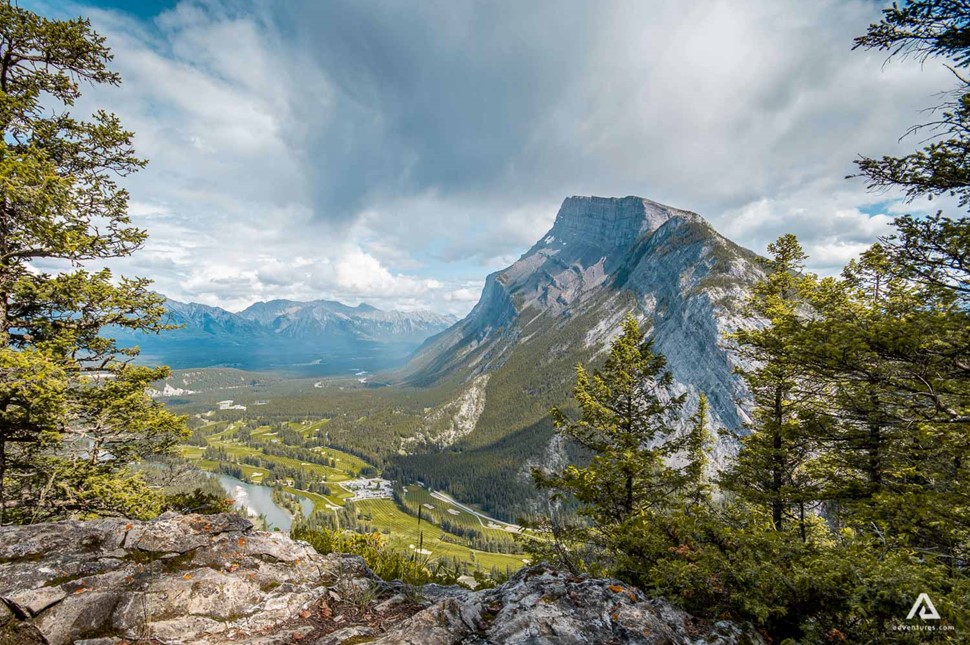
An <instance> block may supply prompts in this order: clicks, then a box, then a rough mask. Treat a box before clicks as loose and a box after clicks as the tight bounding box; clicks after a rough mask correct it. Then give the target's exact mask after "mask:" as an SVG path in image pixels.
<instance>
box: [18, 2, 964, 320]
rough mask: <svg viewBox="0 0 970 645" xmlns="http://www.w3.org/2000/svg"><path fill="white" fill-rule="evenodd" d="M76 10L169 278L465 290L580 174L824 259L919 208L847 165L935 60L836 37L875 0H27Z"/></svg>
mask: <svg viewBox="0 0 970 645" xmlns="http://www.w3.org/2000/svg"><path fill="white" fill-rule="evenodd" d="M21 4H22V5H23V6H26V7H28V8H32V9H35V10H38V11H39V12H41V13H45V14H48V15H55V16H67V15H86V16H89V17H90V18H91V19H92V22H93V23H94V25H95V27H96V29H98V30H99V31H100V32H102V33H103V34H105V35H106V36H107V38H108V44H109V45H110V46H111V47H112V48H113V50H114V53H115V61H114V66H115V68H116V69H117V70H118V71H119V72H121V74H122V76H123V79H124V83H123V85H122V86H121V87H120V88H95V89H92V90H91V91H89V92H88V94H87V95H86V96H85V97H84V98H83V99H82V101H81V102H79V103H78V105H77V107H76V110H77V111H78V112H84V111H87V112H90V111H92V110H94V109H96V108H97V107H99V106H105V107H107V108H108V109H110V110H112V111H114V112H116V113H117V114H119V116H120V117H121V118H122V120H123V121H124V123H125V124H126V125H127V126H128V127H129V128H131V129H132V130H134V131H135V133H136V139H135V140H136V145H137V147H138V150H139V151H140V152H141V153H142V154H143V155H144V156H146V157H148V158H149V159H150V165H149V167H148V168H147V169H146V170H145V171H143V172H141V173H139V174H138V175H137V176H135V177H133V178H131V179H130V181H129V182H128V184H127V187H128V188H129V189H130V191H131V195H132V202H131V211H132V214H133V217H134V219H135V221H136V222H137V223H138V224H139V225H141V226H144V227H145V228H147V229H148V230H149V232H150V234H151V238H150V241H149V243H148V245H147V247H146V249H144V250H143V251H142V252H140V253H139V254H137V255H136V256H134V257H132V258H131V259H129V260H126V261H124V262H119V263H116V264H115V265H114V267H115V268H116V269H117V270H119V271H122V272H124V273H126V274H134V275H145V276H148V277H151V278H153V279H155V280H156V285H157V288H158V289H159V290H160V291H161V292H163V293H165V294H167V295H169V296H171V297H174V298H177V299H180V300H196V301H200V302H205V303H208V304H216V305H222V306H225V307H228V308H230V309H239V308H242V307H244V306H246V305H248V304H250V303H252V302H254V301H257V300H267V299H271V298H278V297H286V298H295V299H313V298H334V299H338V300H342V301H344V302H347V303H349V304H356V303H358V302H362V301H364V302H370V303H372V304H375V305H377V306H381V307H399V308H408V309H414V308H430V309H434V310H437V311H442V312H444V311H448V312H451V313H456V314H463V313H465V312H466V311H467V310H468V309H470V308H471V306H472V305H473V304H474V302H475V301H476V300H477V298H478V295H479V292H480V289H481V286H482V283H483V280H484V277H485V275H486V274H487V273H489V272H491V271H494V270H497V269H500V268H502V267H504V266H506V265H508V264H509V263H510V262H511V261H513V260H514V259H515V258H517V257H518V256H519V255H520V254H521V253H523V252H524V251H525V250H526V249H528V248H529V246H531V244H532V243H533V242H534V241H535V240H536V239H538V238H539V237H540V236H541V235H542V234H543V233H544V232H545V231H546V230H547V229H548V228H549V226H550V225H551V224H552V221H553V219H554V217H555V214H556V210H557V208H558V206H559V204H560V203H561V202H562V200H563V198H565V197H566V196H569V195H575V194H595V195H604V196H624V195H631V194H633V195H640V196H643V197H648V198H651V199H654V200H656V201H660V202H663V203H667V204H670V205H672V206H676V207H680V208H686V209H689V210H693V211H696V212H698V213H700V214H702V215H704V216H705V217H707V218H708V219H709V220H710V221H711V222H712V223H713V224H714V225H715V227H717V228H718V230H720V231H721V232H722V233H724V234H725V235H727V236H729V237H731V238H732V239H734V240H735V241H737V242H739V243H741V244H743V245H745V246H748V247H750V248H752V249H754V250H756V251H763V250H764V248H765V246H766V245H767V243H768V242H770V241H771V240H772V239H774V238H775V237H777V236H778V235H779V234H781V233H785V232H794V233H796V234H798V235H799V236H800V237H801V238H802V240H803V242H804V243H805V245H806V247H807V250H808V251H809V253H810V254H811V256H812V260H811V262H812V266H813V268H815V269H817V270H819V271H822V272H831V271H834V270H836V269H837V268H838V267H839V266H841V264H843V263H844V262H845V261H847V260H848V259H850V258H851V257H853V256H854V255H855V254H857V253H858V252H859V251H860V250H862V249H863V248H865V246H866V245H868V244H869V243H871V242H872V241H874V240H875V239H876V237H877V236H878V235H880V234H883V233H885V232H886V231H887V224H888V222H889V221H890V220H891V218H892V216H893V215H895V214H897V213H899V212H903V211H905V210H913V209H916V210H919V209H921V208H925V205H924V204H911V205H905V204H902V203H900V202H899V201H898V200H897V199H895V197H894V196H893V195H886V194H881V195H873V194H869V193H867V192H866V191H865V186H864V184H863V182H862V181H860V180H846V179H845V176H846V175H848V174H851V173H852V172H853V169H854V167H853V164H852V161H853V159H855V158H857V157H858V155H860V154H867V155H873V156H877V155H882V154H892V153H899V152H903V151H906V150H908V149H911V148H912V147H913V146H914V145H915V142H914V141H910V140H904V141H903V142H901V143H899V142H897V139H898V137H899V136H900V135H901V134H903V133H904V132H905V130H906V128H907V127H908V126H909V125H911V124H913V123H915V122H917V121H918V120H919V119H920V118H921V115H920V113H919V111H920V110H921V109H922V108H925V107H927V106H929V105H932V104H933V102H934V100H935V97H934V95H935V94H936V92H938V91H939V90H941V89H944V88H947V87H949V85H950V80H949V78H948V76H947V72H945V70H943V69H942V67H941V66H939V65H937V64H935V63H929V64H927V65H925V66H923V67H922V69H921V68H920V66H919V65H917V64H916V63H914V62H912V61H910V62H901V63H893V64H890V65H888V66H884V65H883V62H884V57H883V56H882V55H881V54H878V53H872V52H862V51H856V52H852V51H851V42H852V38H853V37H854V36H856V35H858V34H861V33H863V32H864V30H865V28H866V26H867V25H868V24H869V23H870V22H872V21H874V20H876V19H877V18H878V12H879V7H880V5H879V4H877V3H873V2H871V1H869V0H820V1H818V2H812V3H805V2H794V1H792V2H788V1H782V0H750V1H748V2H744V3H734V2H728V1H726V0H697V1H694V2H678V3H671V2H661V1H660V0H657V1H656V2H640V3H629V2H624V1H622V0H617V1H612V0H605V1H602V2H595V3H594V2H588V3H582V2H569V3H561V2H551V1H544V0H537V1H534V2H525V3H523V2H513V1H511V0H505V1H500V0H497V1H495V2H488V3H482V2H471V1H463V0H453V1H452V0H449V1H441V2H431V1H425V2H415V3H404V2H381V3H378V2H355V1H351V0H346V1H342V0H328V1H327V2H316V1H313V0H303V1H300V0H289V1H287V2H275V1H273V0H233V1H229V0H225V1H218V0H178V1H175V0H173V1H161V0H132V1H130V2H122V1H120V0H114V1H113V0H87V1H86V2H84V1H82V2H58V1H54V0H23V1H22V2H21Z"/></svg>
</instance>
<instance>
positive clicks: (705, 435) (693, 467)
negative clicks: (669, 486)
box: [681, 392, 714, 509]
mask: <svg viewBox="0 0 970 645" xmlns="http://www.w3.org/2000/svg"><path fill="white" fill-rule="evenodd" d="M709 416H710V413H709V411H708V403H707V395H706V394H704V393H703V392H702V393H701V395H700V399H699V400H698V402H697V412H695V413H694V416H693V417H692V418H691V422H690V427H689V429H688V431H687V435H686V437H685V440H684V447H683V452H684V453H685V459H686V462H687V463H686V466H684V468H683V474H682V478H683V483H682V484H681V488H682V493H681V494H682V495H683V497H684V499H685V500H686V503H687V507H688V509H689V508H691V507H696V506H703V505H704V504H706V503H708V502H710V501H711V493H712V491H713V485H712V483H711V477H710V472H709V470H710V467H711V456H710V451H711V445H712V443H713V441H714V437H713V435H712V434H711V431H710V430H708V427H707V426H708V424H709V423H710V418H709Z"/></svg>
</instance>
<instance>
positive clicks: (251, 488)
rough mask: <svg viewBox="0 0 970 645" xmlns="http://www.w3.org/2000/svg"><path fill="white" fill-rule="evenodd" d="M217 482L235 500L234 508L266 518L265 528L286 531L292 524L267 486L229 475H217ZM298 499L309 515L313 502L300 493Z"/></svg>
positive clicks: (305, 514) (308, 515)
mask: <svg viewBox="0 0 970 645" xmlns="http://www.w3.org/2000/svg"><path fill="white" fill-rule="evenodd" d="M218 477H219V483H220V484H222V487H223V488H224V489H226V492H227V493H229V496H230V497H232V498H233V499H234V500H235V502H236V508H240V509H243V510H245V511H246V512H247V513H249V514H250V515H252V516H254V517H255V516H258V515H263V516H264V517H265V518H266V525H267V528H268V529H269V530H270V531H272V530H273V529H279V530H280V531H283V532H288V531H289V530H290V526H291V525H292V524H293V518H292V516H290V514H289V513H288V512H287V511H286V510H285V509H283V508H280V506H279V505H278V504H277V503H276V502H274V501H273V489H272V488H270V487H269V486H261V485H259V484H250V483H248V482H244V481H242V480H239V479H236V478H235V477H230V476H229V475H219V476H218ZM297 499H299V501H300V508H302V509H303V516H304V517H310V513H312V512H313V502H312V501H311V500H310V499H309V498H307V497H303V496H302V495H297Z"/></svg>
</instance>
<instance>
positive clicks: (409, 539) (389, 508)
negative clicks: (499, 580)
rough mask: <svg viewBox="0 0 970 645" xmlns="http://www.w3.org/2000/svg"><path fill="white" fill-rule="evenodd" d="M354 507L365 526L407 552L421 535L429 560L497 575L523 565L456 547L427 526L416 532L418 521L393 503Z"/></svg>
mask: <svg viewBox="0 0 970 645" xmlns="http://www.w3.org/2000/svg"><path fill="white" fill-rule="evenodd" d="M354 506H355V508H356V509H357V511H358V512H359V513H361V514H364V515H369V516H370V517H371V518H372V519H371V521H370V522H368V524H369V525H371V526H373V528H374V530H376V531H380V530H381V529H385V528H386V529H389V530H390V534H388V535H387V539H388V541H389V542H390V543H391V544H392V545H395V546H397V547H398V548H401V549H407V550H409V551H411V550H413V549H412V548H411V547H412V545H413V546H414V547H415V548H417V547H418V545H419V544H420V538H421V535H420V534H423V535H424V549H425V550H427V551H431V555H429V556H428V558H430V559H431V560H435V559H440V558H458V559H459V560H463V561H466V562H467V561H470V562H475V563H477V564H479V565H480V566H481V567H482V568H483V569H486V570H490V569H492V568H497V569H499V570H500V571H505V570H506V569H509V570H512V571H514V570H516V569H519V568H521V567H522V565H523V562H522V558H523V556H522V555H517V554H504V553H489V552H487V551H478V550H476V549H471V548H469V547H467V546H464V545H463V544H458V543H457V538H455V536H453V535H451V534H449V533H445V532H444V531H442V530H441V529H440V528H438V527H437V526H435V525H433V524H431V523H429V522H422V523H421V528H420V529H418V521H417V519H416V518H414V517H412V516H410V515H408V514H407V513H405V512H404V511H402V510H401V509H399V508H398V507H397V504H395V503H394V500H390V499H369V500H364V501H360V502H355V504H354Z"/></svg>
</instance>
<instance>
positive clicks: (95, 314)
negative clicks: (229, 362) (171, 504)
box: [0, 0, 183, 523]
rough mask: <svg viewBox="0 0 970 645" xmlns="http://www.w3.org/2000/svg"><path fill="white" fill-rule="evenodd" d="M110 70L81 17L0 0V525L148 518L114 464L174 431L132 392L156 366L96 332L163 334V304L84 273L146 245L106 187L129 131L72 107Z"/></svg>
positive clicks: (138, 289) (121, 283) (124, 168)
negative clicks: (58, 267)
mask: <svg viewBox="0 0 970 645" xmlns="http://www.w3.org/2000/svg"><path fill="white" fill-rule="evenodd" d="M110 60H111V53H110V51H109V49H108V48H107V46H106V45H105V42H104V38H103V37H102V36H100V35H98V34H97V33H95V32H94V31H93V30H92V29H91V26H90V23H89V22H88V21H86V20H83V19H75V20H48V19H46V18H41V17H39V16H37V15H36V14H34V13H32V12H30V11H27V10H25V9H22V8H20V7H18V6H16V5H15V4H13V3H11V2H9V1H8V0H4V1H2V2H0V131H2V135H3V136H2V137H0V523H6V522H26V521H37V520H41V519H47V518H52V517H62V516H65V515H90V514H100V513H116V512H120V513H128V514H135V515H148V514H151V513H152V512H153V511H156V512H157V500H156V499H153V498H152V496H151V495H150V494H149V492H148V491H147V489H146V488H145V486H144V485H143V484H141V483H140V479H138V478H137V477H136V476H134V475H132V474H131V472H130V471H129V470H128V469H127V466H128V465H129V464H130V463H131V462H132V461H134V460H137V459H140V458H142V457H146V456H148V455H151V454H155V453H159V452H165V451H167V450H168V449H169V448H170V447H171V445H172V444H173V442H174V441H175V440H176V439H177V438H178V437H179V436H181V435H182V433H183V425H182V423H181V422H180V421H179V420H178V419H176V418H175V417H173V416H172V415H170V414H169V413H167V412H165V411H164V410H163V409H162V408H161V407H160V406H159V405H157V404H154V403H153V402H152V401H151V400H150V399H149V398H148V396H147V394H146V393H145V392H146V389H147V387H148V385H149V384H150V383H151V382H152V381H154V380H156V379H158V378H162V377H164V376H165V375H167V373H168V372H167V371H166V370H165V369H155V370H150V369H146V368H141V367H136V366H134V365H131V364H130V359H131V357H132V356H134V355H135V354H136V351H137V350H134V349H125V350H122V349H119V348H118V347H117V346H116V345H115V343H114V341H112V340H111V339H110V338H108V337H106V336H105V335H104V334H103V333H102V332H104V331H105V330H106V329H107V328H110V327H111V326H116V327H125V328H128V329H142V330H147V331H157V330H160V329H162V328H164V325H162V324H161V322H160V320H161V317H162V315H163V313H164V310H163V308H162V299H161V297H160V296H158V295H156V294H153V293H151V292H150V291H149V289H148V288H149V282H148V281H147V280H144V279H140V278H131V279H129V278H124V277H122V278H115V276H113V275H112V274H111V272H110V271H108V270H106V269H104V270H93V271H92V270H88V269H86V268H85V267H86V265H87V264H90V263H98V262H101V261H103V260H106V259H109V258H115V257H121V256H126V255H129V254H131V253H132V252H134V251H136V250H137V249H139V248H141V246H142V244H143V243H144V240H145V232H144V231H143V230H141V229H138V228H137V227H135V226H132V225H131V221H130V219H129V217H128V215H127V204H128V193H127V192H126V191H125V190H123V189H121V188H120V187H119V186H118V185H117V182H116V177H123V176H125V175H128V174H129V173H131V172H134V171H136V170H138V169H139V168H141V167H142V166H143V165H144V161H142V160H141V159H139V158H138V157H137V156H136V155H135V153H134V151H133V149H132V135H131V133H130V132H128V131H126V130H124V128H122V126H121V124H120V122H119V120H118V119H117V117H115V116H114V115H112V114H108V113H106V112H103V111H99V112H97V113H96V114H94V115H93V118H92V119H91V120H90V121H84V120H78V119H76V118H74V117H73V116H72V115H71V114H70V112H69V108H70V107H71V106H73V105H74V102H75V101H76V99H77V98H78V97H79V96H80V95H81V87H82V84H84V83H92V84H108V85H117V84H118V83H119V82H120V79H119V77H118V75H117V74H116V73H114V72H112V71H111V70H110V69H108V63H109V62H110ZM57 106H60V108H61V109H56V107H57ZM40 261H44V262H48V263H49V262H51V261H55V262H60V263H62V265H63V266H64V267H65V268H64V270H62V271H60V272H55V273H50V272H45V271H43V270H40V269H39V268H38V265H37V263H38V262H40Z"/></svg>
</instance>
